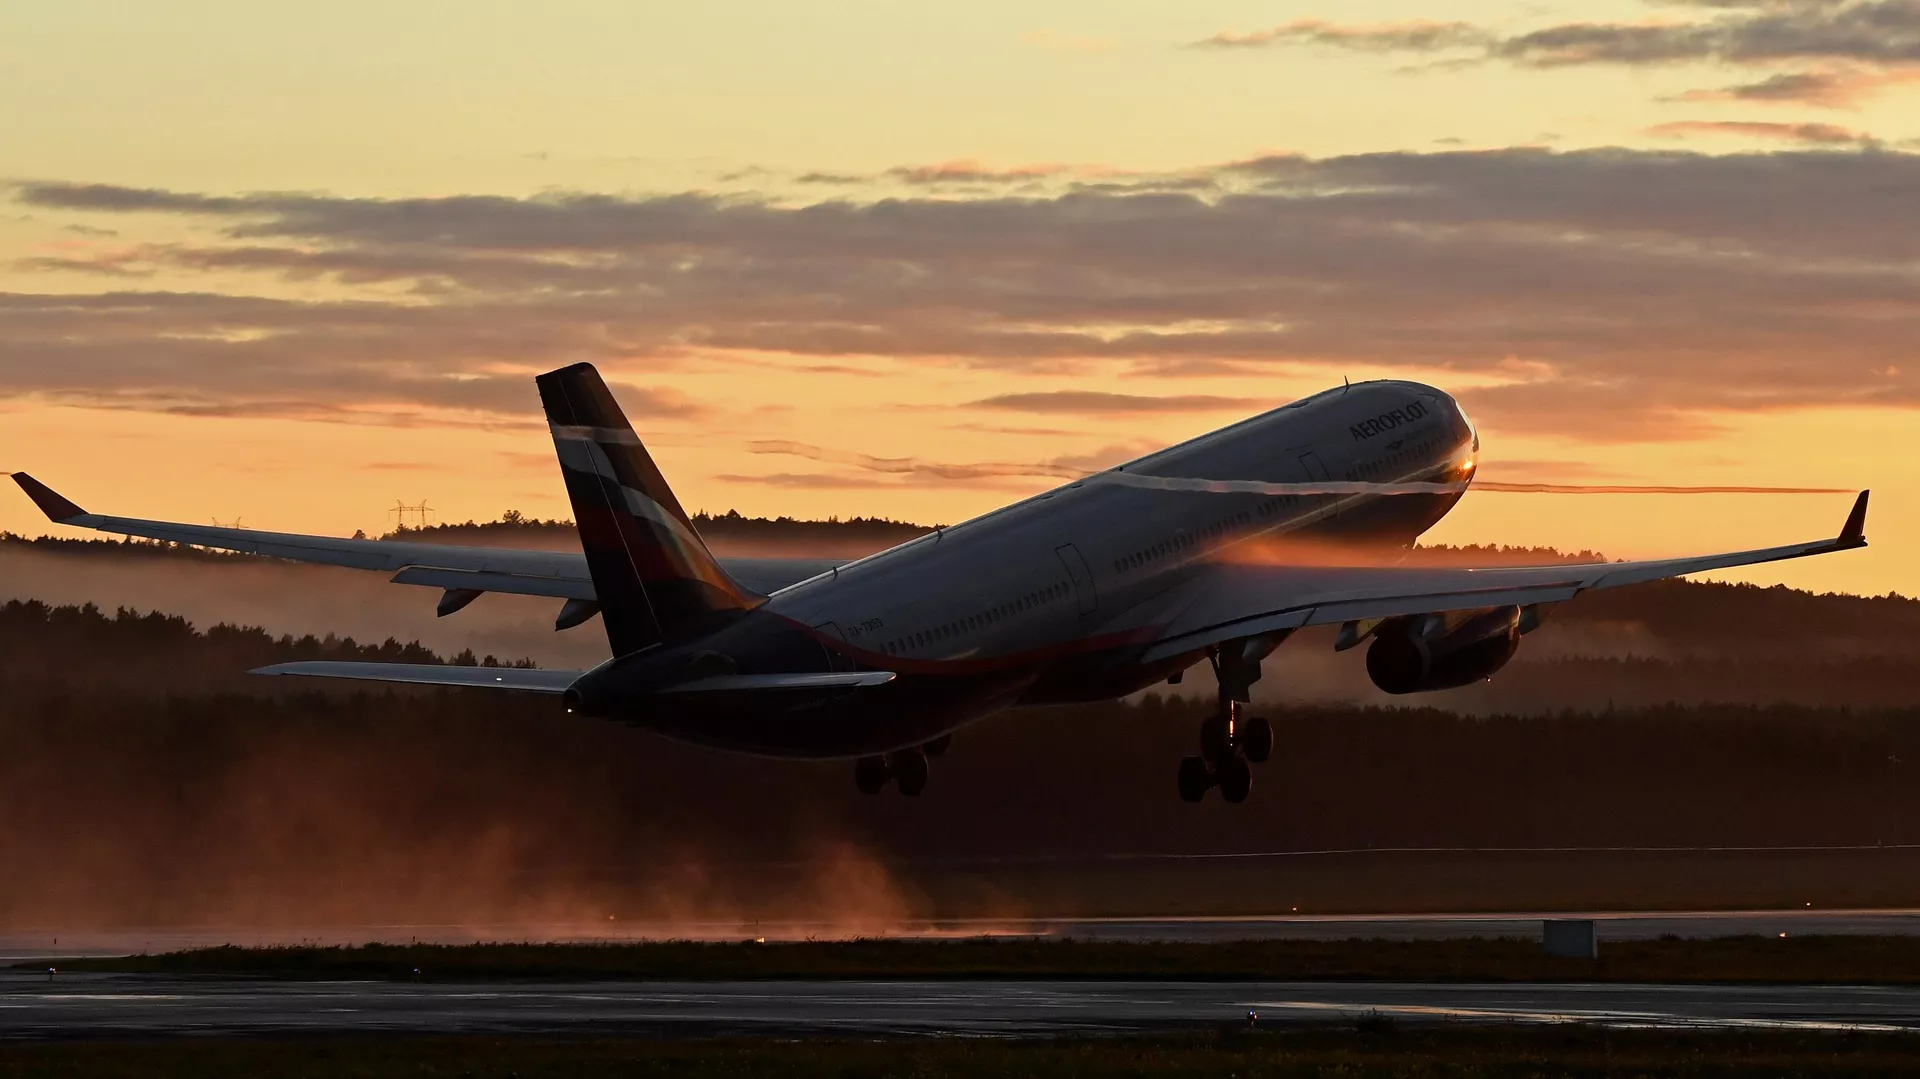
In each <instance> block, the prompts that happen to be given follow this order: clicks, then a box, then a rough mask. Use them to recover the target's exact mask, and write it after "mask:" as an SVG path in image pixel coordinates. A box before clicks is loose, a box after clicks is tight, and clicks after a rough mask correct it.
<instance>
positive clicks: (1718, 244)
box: [0, 150, 1920, 439]
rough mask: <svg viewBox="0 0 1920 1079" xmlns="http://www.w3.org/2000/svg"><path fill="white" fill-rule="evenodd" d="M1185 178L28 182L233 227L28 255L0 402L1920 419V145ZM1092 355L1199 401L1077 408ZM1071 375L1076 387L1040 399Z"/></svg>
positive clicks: (177, 220) (491, 409)
mask: <svg viewBox="0 0 1920 1079" xmlns="http://www.w3.org/2000/svg"><path fill="white" fill-rule="evenodd" d="M1183 183H1185V184H1187V185H1188V187H1187V189H1183V190H1168V189H1167V188H1166V187H1165V186H1163V185H1160V184H1158V183H1157V182H1156V180H1155V178H1152V177H1142V178H1139V179H1138V180H1137V181H1129V180H1124V179H1110V180H1107V181H1103V182H1101V183H1099V184H1089V185H1083V186H1078V187H1071V188H1069V189H1068V190H1065V191H1063V192H1060V193H1057V194H1053V195H1049V196H1046V197H1011V196H1006V195H993V194H984V195H977V196H972V197H954V196H953V195H951V194H942V195H937V196H936V195H933V194H928V195H925V196H916V197H901V198H879V197H874V198H869V199H866V200H860V199H856V198H844V199H831V200H825V201H813V202H797V203H796V202H780V201H776V200H753V199H741V198H724V197H717V196H708V195H699V194H681V195H666V196H657V197H621V196H614V195H608V194H597V193H572V194H555V195H548V196H542V197H537V198H527V199H516V198H502V197H483V196H456V197H447V198H416V199H369V198H344V197H333V196H328V195H318V194H278V193H265V194H250V195H222V194H204V193H197V192H188V191H171V190H158V189H135V188H126V187H116V186H110V185H97V184H89V185H83V184H62V183H33V184H25V185H20V186H18V187H17V188H16V189H15V190H14V192H13V198H14V200H15V201H16V202H17V203H19V204H22V205H23V206H25V207H28V208H30V209H31V210H32V211H33V212H36V213H39V214H43V215H53V216H54V217H56V218H58V219H60V220H62V221H66V220H69V219H70V220H71V222H72V223H74V224H80V225H82V226H84V227H87V228H103V227H107V226H109V225H111V226H112V227H114V228H115V229H117V230H119V231H121V232H122V233H123V234H125V235H162V234H167V235H175V236H178V235H198V236H201V237H203V239H200V240H197V241H184V240H178V239H173V240H168V241H165V242H159V241H152V240H149V241H135V242H128V241H126V240H124V239H122V238H102V239H99V240H97V241H78V240H76V241H72V244H70V245H66V246H62V247H60V248H59V249H58V250H57V251H52V252H46V253H40V254H36V255H33V256H31V257H30V258H28V259H25V260H23V261H22V262H21V263H20V264H19V265H18V266H17V267H16V269H17V270H21V271H24V272H26V273H27V274H29V275H30V276H40V275H44V276H45V277H46V279H47V280H49V281H50V282H56V281H57V282H58V283H59V289H58V291H55V290H54V289H53V288H52V287H51V285H50V287H49V290H48V291H45V292H27V291H17V292H14V293H9V294H0V331H3V332H0V395H5V396H13V397H18V396H22V395H28V394H32V395H38V396H40V397H43V398H49V399H57V400H65V401H72V402H75V403H82V404H96V405H101V406H105V407H136V408H152V409H160V410H166V411H185V412H196V413H198V412H220V413H242V412H266V413H273V414H300V413H301V412H302V411H303V410H304V411H305V412H306V413H310V414H316V415H321V416H322V417H323V418H324V417H325V415H326V414H329V413H353V414H360V413H364V412H365V411H366V410H373V411H374V412H375V413H378V414H381V415H386V414H388V413H391V414H394V415H404V414H405V413H406V412H407V410H409V409H437V410H451V411H454V412H465V413H469V414H471V415H472V416H473V417H475V418H476V419H475V422H490V421H489V417H493V418H502V417H508V416H513V417H525V416H527V415H528V414H529V413H530V411H531V408H532V398H531V392H530V389H529V387H528V380H527V378H526V375H527V374H528V373H529V372H531V371H535V370H540V369H544V368H546V367H551V366H557V365H559V364H562V363H567V362H573V361H577V360H592V361H597V362H602V363H606V364H609V365H611V369H612V370H614V371H619V370H622V369H623V365H629V364H634V363H636V361H644V362H645V364H646V365H647V366H648V367H650V368H654V369H659V368H665V367H670V366H672V365H675V364H693V363H701V362H706V361H708V360H711V359H713V358H716V357H722V358H724V357H729V356H734V357H752V358H754V362H766V361H767V359H768V357H775V358H780V357H784V359H779V362H782V363H785V362H791V363H792V364H794V365H795V366H801V365H811V366H815V367H818V366H821V365H822V364H823V363H825V362H826V361H828V360H829V359H831V358H835V357H846V356H859V357H884V358H886V359H887V360H889V361H890V362H892V363H895V364H906V365H912V364H916V363H918V364H929V365H940V366H948V365H955V364H960V365H969V366H973V367H976V368H991V369H994V370H996V371H999V372H1003V373H1004V374H1005V376H1006V388H1005V393H1004V394H1001V395H998V396H996V397H993V398H989V399H986V400H983V401H977V402H973V404H975V405H976V406H978V407H980V408H983V409H999V410H1006V411H1011V412H1016V413H1020V412H1024V413H1043V414H1047V413H1051V414H1058V413H1078V414H1084V415H1102V414H1106V415H1111V414H1122V415H1124V414H1127V413H1143V412H1153V411H1206V410H1211V409H1215V408H1219V409H1229V408H1233V407H1240V406H1241V405H1242V404H1245V403H1246V401H1245V400H1244V399H1243V398H1241V397H1240V396H1239V395H1238V394H1228V393H1218V392H1208V391H1209V384H1208V382H1207V379H1208V378H1209V377H1210V376H1209V372H1219V373H1220V374H1221V375H1223V376H1231V377H1234V378H1237V379H1244V378H1246V377H1249V376H1256V377H1257V375H1258V374H1259V373H1260V372H1262V371H1267V370H1280V369H1285V370H1287V371H1289V372H1294V373H1297V372H1299V371H1300V370H1302V369H1315V368H1317V369H1322V370H1323V371H1324V372H1325V374H1326V377H1327V378H1328V379H1329V380H1330V381H1338V377H1339V372H1345V371H1355V370H1361V369H1364V370H1369V371H1379V372H1385V373H1396V372H1400V373H1405V374H1408V375H1410V376H1415V377H1423V378H1429V379H1433V380H1436V381H1442V382H1444V383H1446V384H1447V385H1449V386H1453V387H1467V389H1466V391H1465V393H1464V394H1463V396H1464V397H1465V399H1466V400H1467V401H1468V403H1469V405H1470V407H1472V408H1474V409H1475V410H1476V414H1477V415H1479V416H1480V418H1482V419H1483V420H1484V421H1486V422H1489V423H1492V424H1494V425H1497V426H1501V427H1505V428H1507V429H1523V430H1533V431H1539V432H1548V433H1555V434H1563V435H1567V436H1569V437H1575V438H1590V439H1620V438H1627V439H1661V438H1680V437H1688V436H1691V435H1694V434H1698V433H1700V432H1702V431H1704V430H1709V429H1711V427H1712V425H1713V424H1714V423H1715V422H1716V417H1717V416H1718V415H1720V414H1722V413H1726V412H1738V411H1743V410H1755V409H1771V408H1790V407H1805V406H1816V405H1848V404H1866V405H1881V406H1894V407H1911V406H1912V405H1914V404H1915V403H1916V399H1917V398H1920V391H1916V387H1915V385H1914V383H1913V380H1912V378H1911V377H1909V376H1908V375H1906V374H1905V373H1904V372H1903V369H1904V368H1908V367H1911V366H1912V364H1911V361H1910V360H1909V355H1910V353H1911V350H1912V342H1913V341H1914V340H1915V339H1916V330H1920V276H1917V275H1916V272H1915V270H1914V266H1915V264H1916V259H1917V258H1920V251H1916V248H1915V244H1914V241H1913V239H1912V231H1911V230H1909V229H1904V228H1899V227H1890V224H1889V223H1892V222H1901V221H1904V220H1906V218H1907V217H1908V216H1910V214H1911V212H1912V207H1913V206H1914V205H1916V204H1920V157H1917V156H1915V155H1910V154H1903V153H1895V152H1889V151H1873V152H1867V153H1859V152H1828V151H1801V152H1792V153H1772V154H1743V155H1732V156H1708V155H1703V154H1696V153H1688V152H1678V151H1674V152H1635V151H1625V150H1607V151H1591V152H1579V153H1553V152H1548V151H1543V150H1507V151H1498V152H1484V153H1446V154H1414V153H1384V154H1370V155H1357V156H1351V157H1337V158H1326V159H1309V158H1301V157H1291V156H1275V157H1267V158H1261V159H1257V160H1253V161H1246V162H1239V163H1235V164H1232V165H1228V166H1222V167H1220V168H1216V169H1211V170H1200V171H1196V172H1194V173H1191V174H1183ZM156 221H157V222H159V223H160V224H162V225H164V226H165V228H162V229H156V228H154V227H153V223H154V222H156ZM73 245H78V246H73ZM89 281H92V282H97V286H98V289H99V291H93V292H88V291H86V288H85V286H86V283H87V282H89ZM215 282H218V283H219V284H218V287H216V286H215V284H214V283H215ZM236 282H238V284H236ZM247 283H251V284H250V285H249V284H247ZM130 285H132V286H134V287H129V286H130ZM296 286H297V288H296ZM295 292H298V294H299V295H300V296H302V297H305V298H288V297H289V296H290V295H292V294H293V293H295ZM1063 372H1064V373H1076V372H1077V373H1080V374H1082V375H1101V376H1107V377H1112V376H1125V375H1126V374H1128V373H1139V374H1146V375H1155V376H1156V377H1158V378H1160V379H1161V380H1162V381H1160V382H1157V383H1156V384H1155V390H1156V391H1157V390H1160V389H1162V388H1163V387H1164V386H1166V385H1169V383H1168V382H1167V381H1165V380H1167V379H1176V380H1177V381H1176V382H1174V383H1171V384H1174V385H1178V386H1179V387H1180V388H1179V390H1178V392H1176V393H1173V394H1171V395H1166V396H1162V395H1161V394H1159V393H1157V392H1139V391H1137V390H1135V389H1133V387H1132V385H1131V384H1129V383H1127V382H1125V381H1119V382H1108V383H1105V384H1104V385H1103V386H1101V387H1099V388H1091V387H1090V388H1085V389H1076V390H1073V391H1068V392H1062V391H1059V390H1058V389H1056V388H1054V387H1055V386H1057V377H1058V376H1059V375H1060V374H1061V373H1063ZM1039 374H1045V375H1047V376H1049V377H1050V378H1054V379H1055V380H1056V381H1055V382H1054V383H1053V384H1051V385H1049V384H1047V383H1043V382H1040V381H1037V380H1036V381H1034V382H1030V383H1027V384H1025V385H1022V384H1021V382H1020V381H1019V380H1020V379H1021V378H1022V377H1023V376H1027V375H1039ZM650 381H653V382H658V381H659V380H658V379H653V380H650ZM1243 386H1244V384H1242V385H1241V386H1236V387H1235V388H1236V389H1239V390H1240V391H1241V393H1242V394H1244V393H1245V389H1244V388H1243ZM621 392H622V399H623V400H624V401H626V402H628V403H629V405H630V407H631V408H632V409H633V411H635V412H636V413H643V414H648V415H655V416H663V417H675V416H679V417H695V416H698V415H699V414H700V413H699V409H700V407H701V406H700V404H699V403H698V402H695V401H690V400H687V399H686V398H683V397H680V396H677V395H675V394H674V393H672V392H670V391H668V390H666V389H664V388H658V387H655V388H651V389H650V388H649V387H647V386H639V387H630V388H623V389H622V391H621ZM964 403H966V402H958V401H957V402H955V404H956V405H960V404H964Z"/></svg>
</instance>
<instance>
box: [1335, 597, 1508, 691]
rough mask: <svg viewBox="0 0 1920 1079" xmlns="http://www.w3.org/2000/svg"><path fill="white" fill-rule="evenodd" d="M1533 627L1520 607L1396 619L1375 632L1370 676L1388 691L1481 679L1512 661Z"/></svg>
mask: <svg viewBox="0 0 1920 1079" xmlns="http://www.w3.org/2000/svg"><path fill="white" fill-rule="evenodd" d="M1530 628H1532V627H1531V626H1530V625H1527V624H1525V620H1524V619H1523V617H1522V613H1521V609H1520V608H1519V607H1492V608H1486V609H1483V610H1478V611H1461V612H1457V613H1454V614H1449V615H1423V616H1421V617H1418V618H1396V619H1393V620H1392V621H1390V622H1387V623H1385V624H1384V625H1382V626H1380V628H1379V629H1377V630H1375V631H1374V636H1373V644H1372V645H1371V646H1369V647H1368V648H1367V676H1368V677H1369V678H1372V679H1373V684H1374V685H1376V686H1379V687H1380V688H1381V689H1383V690H1385V691H1387V692H1388V693H1426V692H1429V691H1431V690H1436V689H1453V688H1455V687H1458V686H1464V685H1467V684H1468V683H1470V682H1478V681H1480V680H1481V679H1482V678H1486V677H1488V676H1490V675H1492V674H1493V672H1495V671H1497V670H1499V669H1500V668H1502V667H1504V666H1506V665H1507V661H1508V660H1510V659H1512V658H1513V653H1514V652H1515V651H1517V650H1518V649H1519V647H1520V635H1521V634H1522V633H1524V632H1526V631H1527V630H1528V629H1530Z"/></svg>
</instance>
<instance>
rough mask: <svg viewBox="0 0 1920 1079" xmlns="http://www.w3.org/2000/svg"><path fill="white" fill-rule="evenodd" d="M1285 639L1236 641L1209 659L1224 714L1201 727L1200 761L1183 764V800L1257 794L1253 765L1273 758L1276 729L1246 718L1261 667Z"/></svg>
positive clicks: (1235, 798)
mask: <svg viewBox="0 0 1920 1079" xmlns="http://www.w3.org/2000/svg"><path fill="white" fill-rule="evenodd" d="M1285 638H1286V635H1285V634H1284V633H1282V634H1277V635H1273V636H1268V637H1254V638H1250V639H1248V640H1244V641H1232V642H1229V643H1228V644H1226V645H1223V646H1221V648H1219V649H1217V650H1216V651H1215V652H1214V653H1213V654H1212V655H1211V656H1209V657H1208V660H1209V662H1210V663H1211V665H1212V667H1213V673H1214V676H1215V677H1216V678H1217V679H1218V680H1219V682H1220V703H1219V710H1218V711H1216V712H1215V713H1214V714H1213V715H1210V716H1208V717H1207V718H1206V719H1204V720H1202V721H1201V723H1200V755H1199V756H1197V757H1187V758H1185V759H1184V760H1182V761H1181V762H1180V800H1181V801H1184V802H1198V801H1200V800H1201V799H1203V798H1205V797H1206V796H1207V791H1208V790H1210V789H1212V788H1213V787H1219V788H1220V797H1222V798H1224V799H1226V800H1227V801H1229V802H1244V801H1246V800H1247V794H1248V792H1249V791H1251V790H1252V789H1253V769H1252V767H1251V765H1255V764H1265V763H1266V761H1267V758H1268V757H1271V756H1272V755H1273V724H1271V723H1268V722H1267V721H1266V720H1265V719H1262V718H1260V717H1259V716H1248V715H1246V714H1245V705H1246V702H1247V700H1248V699H1249V698H1250V697H1251V695H1252V693H1251V690H1252V686H1253V683H1254V682H1257V681H1259V679H1260V661H1261V660H1262V659H1265V658H1266V657H1267V655H1268V654H1269V653H1271V652H1272V651H1273V650H1274V649H1275V648H1278V647H1279V646H1280V642H1281V641H1282V640H1284V639H1285Z"/></svg>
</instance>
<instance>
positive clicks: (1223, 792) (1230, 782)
mask: <svg viewBox="0 0 1920 1079" xmlns="http://www.w3.org/2000/svg"><path fill="white" fill-rule="evenodd" d="M1217 773H1218V775H1217V778H1218V779H1219V781H1220V797H1222V798H1225V799H1226V800H1227V801H1229V802H1235V803H1238V802H1244V801H1246V800H1247V792H1249V791H1251V790H1253V769H1252V768H1249V767H1247V762H1246V761H1243V760H1241V759H1240V758H1238V757H1232V758H1229V759H1227V760H1224V761H1221V762H1220V767H1219V768H1218V769H1217Z"/></svg>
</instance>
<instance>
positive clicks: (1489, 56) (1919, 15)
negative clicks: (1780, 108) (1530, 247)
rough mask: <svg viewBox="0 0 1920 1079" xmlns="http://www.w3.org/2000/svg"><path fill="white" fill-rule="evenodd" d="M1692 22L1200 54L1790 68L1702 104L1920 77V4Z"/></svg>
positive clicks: (1357, 29)
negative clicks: (1402, 55) (1333, 51)
mask: <svg viewBox="0 0 1920 1079" xmlns="http://www.w3.org/2000/svg"><path fill="white" fill-rule="evenodd" d="M1677 6H1679V7H1682V8H1693V9H1694V10H1695V12H1697V13H1698V16H1697V17H1693V18H1680V19H1672V18H1663V19H1657V20H1646V21H1635V22H1567V23H1557V24H1553V25H1549V26H1543V27H1539V28H1536V29H1532V30H1527V31H1523V32H1517V33H1503V32H1500V31H1497V30H1495V29H1493V28H1490V27H1483V26H1479V25H1475V24H1471V23H1461V22H1445V23H1441V22H1410V23H1380V24H1363V25H1343V24H1337V23H1329V22H1325V21H1321V20H1300V21H1296V22H1290V23H1284V24H1281V25H1278V26H1274V27H1269V28H1266V29H1262V30H1254V31H1223V32H1221V33H1218V34H1215V35H1213V36H1211V37H1208V38H1205V39H1203V40H1201V41H1197V42H1194V43H1193V45H1194V47H1196V48H1203V49H1228V50H1234V49H1248V48H1261V47H1268V46H1277V45H1311V46H1320V47H1326V48H1338V49H1347V50H1352V51H1358V52H1373V53H1381V52H1412V53H1423V54H1441V55H1445V56H1448V57H1450V58H1452V59H1454V60H1462V61H1480V62H1487V61H1504V62H1509V63H1513V64H1519V65H1522V66H1526V67H1534V68H1556V67H1573V66H1585V65H1601V64H1604V65H1617V66H1627V67H1650V66H1659V65H1672V64H1685V63H1694V64H1723V65H1724V64H1733V65H1743V66H1759V67H1766V66H1783V65H1784V66H1792V67H1794V68H1795V69H1794V70H1791V71H1785V72H1779V73H1777V74H1775V75H1773V76H1771V77H1769V78H1765V79H1762V80H1759V81H1757V82H1750V83H1745V84H1741V85H1738V86H1734V87H1728V88H1725V89H1723V90H1720V91H1703V92H1701V94H1700V95H1699V96H1702V97H1712V96H1721V97H1730V98H1735V99H1739V100H1748V101H1795V102H1801V103H1806V104H1815V105H1828V106H1841V105H1848V104H1852V103H1854V102H1855V101H1857V100H1858V99H1859V98H1861V97H1863V96H1865V95H1866V94H1869V93H1872V92H1874V91H1876V90H1878V89H1881V88H1883V87H1885V86H1888V85H1891V84H1892V83H1894V82H1900V81H1909V80H1910V79H1911V78H1912V77H1913V72H1914V71H1915V70H1916V69H1920V0H1713V2H1703V3H1682V4H1679V5H1677Z"/></svg>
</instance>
